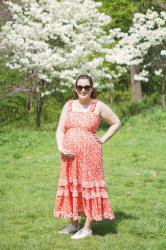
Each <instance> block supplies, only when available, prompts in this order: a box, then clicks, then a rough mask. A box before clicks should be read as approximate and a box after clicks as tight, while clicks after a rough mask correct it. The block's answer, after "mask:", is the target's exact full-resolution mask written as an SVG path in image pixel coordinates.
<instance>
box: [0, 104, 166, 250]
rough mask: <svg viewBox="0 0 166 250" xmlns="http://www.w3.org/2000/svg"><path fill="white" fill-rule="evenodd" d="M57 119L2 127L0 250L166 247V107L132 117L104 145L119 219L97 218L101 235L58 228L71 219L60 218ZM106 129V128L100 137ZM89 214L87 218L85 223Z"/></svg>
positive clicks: (110, 190) (95, 226)
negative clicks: (75, 236) (56, 211)
mask: <svg viewBox="0 0 166 250" xmlns="http://www.w3.org/2000/svg"><path fill="white" fill-rule="evenodd" d="M54 131H55V128H54V124H49V125H45V126H44V127H43V128H42V129H41V130H34V129H32V128H17V129H16V128H14V127H13V128H12V126H11V127H7V128H6V129H1V134H0V147H1V150H0V160H1V163H0V165H1V167H0V225H1V226H0V249H5V250H7V249H8V250H9V249H10V250H17V249H19V250H23V249H24V250H26V249H27V250H30V249H33V250H38V249H40V250H53V249H56V250H62V249H63V250H76V249H77V250H82V249H84V250H89V249H94V250H107V249H108V250H110V249H113V250H133V249H135V250H139V249H148V250H152V249H153V250H163V249H166V239H165V233H166V232H165V231H166V230H165V227H166V223H165V217H166V213H165V211H166V207H165V183H166V181H165V162H166V154H165V152H166V112H165V110H161V109H159V108H154V109H151V110H149V111H147V112H145V113H143V114H140V115H137V116H134V117H132V118H130V119H129V120H128V121H127V122H126V123H125V124H124V126H123V127H122V128H121V129H120V130H119V132H118V133H117V134H116V135H115V136H114V137H112V139H110V140H109V141H108V142H107V143H106V144H104V145H103V157H104V175H105V180H106V183H107V190H108V194H109V197H110V201H111V203H112V207H113V210H114V212H115V216H116V219H115V220H113V221H109V220H103V221H99V222H96V221H95V222H94V223H93V231H94V234H95V237H93V238H86V239H83V240H80V241H74V240H71V239H70V235H59V234H58V233H57V231H58V230H60V229H61V228H62V227H63V226H65V225H67V224H68V222H69V221H70V220H69V219H67V220H65V219H60V218H53V215H52V214H53V207H54V199H55V191H56V188H57V182H58V176H59V160H60V157H59V153H58V151H57V148H56V145H55V136H54ZM104 132H105V130H103V129H100V130H99V131H98V135H99V136H101V135H102V134H103V133H104ZM84 221H85V218H80V223H81V224H82V225H83V223H84Z"/></svg>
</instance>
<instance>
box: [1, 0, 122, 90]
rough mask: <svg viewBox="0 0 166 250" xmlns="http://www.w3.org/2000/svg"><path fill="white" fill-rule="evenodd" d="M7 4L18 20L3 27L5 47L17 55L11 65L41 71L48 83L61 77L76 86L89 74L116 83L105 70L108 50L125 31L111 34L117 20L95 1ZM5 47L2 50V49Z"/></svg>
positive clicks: (45, 0) (46, 0)
mask: <svg viewBox="0 0 166 250" xmlns="http://www.w3.org/2000/svg"><path fill="white" fill-rule="evenodd" d="M20 2H21V4H20V5H19V4H16V3H12V2H11V1H6V4H7V6H8V8H9V9H10V12H11V14H12V16H13V20H12V21H9V22H6V24H5V25H4V26H3V27H2V32H1V35H2V36H3V39H2V47H3V48H4V47H6V48H8V49H10V51H12V52H13V58H12V61H11V62H10V63H8V64H7V65H8V66H10V67H11V68H20V69H21V70H27V71H29V70H32V69H35V71H37V72H38V74H37V76H38V77H39V79H43V80H45V81H46V82H49V81H51V80H52V78H54V77H56V78H59V79H60V80H61V83H62V85H63V84H64V85H70V86H71V85H72V84H73V82H74V80H75V78H76V76H77V75H78V74H79V73H81V72H85V73H89V74H91V75H92V76H93V78H94V80H96V81H98V82H100V79H102V78H105V79H111V74H110V70H109V68H107V66H105V64H104V62H105V56H106V54H107V53H108V51H109V50H108V47H109V46H110V44H111V42H113V41H114V35H115V33H116V35H117V36H118V37H122V36H123V33H122V32H120V30H119V29H117V30H114V34H112V35H110V36H108V35H107V34H106V32H105V31H104V29H103V27H104V26H105V25H108V24H110V22H111V17H110V16H107V15H105V14H104V13H101V12H99V11H98V9H97V8H98V7H99V6H101V3H99V2H98V3H96V2H95V1H93V0H85V1H82V0H75V1H68V0H63V1H58V0H40V1H36V0H21V1H20ZM0 47H1V46H0Z"/></svg>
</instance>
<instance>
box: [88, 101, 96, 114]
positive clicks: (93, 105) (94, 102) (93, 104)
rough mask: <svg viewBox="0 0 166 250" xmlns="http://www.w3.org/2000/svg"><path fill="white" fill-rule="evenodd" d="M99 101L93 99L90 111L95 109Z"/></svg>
mask: <svg viewBox="0 0 166 250" xmlns="http://www.w3.org/2000/svg"><path fill="white" fill-rule="evenodd" d="M97 102H98V100H96V99H93V100H92V104H91V106H90V108H89V111H90V112H93V111H94V110H95V107H96V104H97Z"/></svg>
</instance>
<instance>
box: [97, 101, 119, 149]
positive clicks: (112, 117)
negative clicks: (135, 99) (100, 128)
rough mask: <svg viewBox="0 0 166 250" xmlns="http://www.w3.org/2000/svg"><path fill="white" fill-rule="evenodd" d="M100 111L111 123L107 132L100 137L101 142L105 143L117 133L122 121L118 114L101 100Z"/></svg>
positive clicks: (104, 118)
mask: <svg viewBox="0 0 166 250" xmlns="http://www.w3.org/2000/svg"><path fill="white" fill-rule="evenodd" d="M99 111H100V115H101V118H102V119H103V120H104V121H106V122H107V123H108V124H109V125H110V127H109V129H108V130H107V132H106V133H105V134H104V135H103V136H102V137H101V138H100V139H99V140H100V142H101V143H102V144H103V143H105V142H106V141H107V140H108V139H110V138H111V137H112V136H113V135H114V134H115V133H116V131H117V130H118V129H119V128H120V126H121V122H120V120H119V118H118V117H117V115H116V114H115V113H114V112H113V111H112V110H111V109H110V108H109V107H108V106H107V105H106V104H104V103H103V102H101V101H100V103H99Z"/></svg>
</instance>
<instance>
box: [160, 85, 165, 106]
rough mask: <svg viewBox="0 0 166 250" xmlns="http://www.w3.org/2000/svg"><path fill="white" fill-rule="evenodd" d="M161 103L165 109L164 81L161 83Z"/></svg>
mask: <svg viewBox="0 0 166 250" xmlns="http://www.w3.org/2000/svg"><path fill="white" fill-rule="evenodd" d="M160 101H161V107H162V108H165V83H164V81H163V82H162V83H161V96H160Z"/></svg>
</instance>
